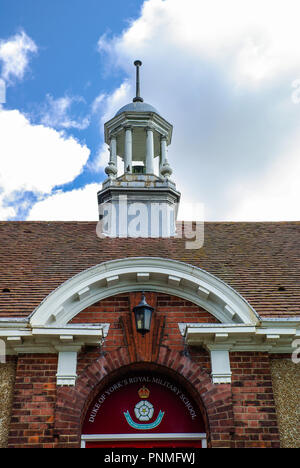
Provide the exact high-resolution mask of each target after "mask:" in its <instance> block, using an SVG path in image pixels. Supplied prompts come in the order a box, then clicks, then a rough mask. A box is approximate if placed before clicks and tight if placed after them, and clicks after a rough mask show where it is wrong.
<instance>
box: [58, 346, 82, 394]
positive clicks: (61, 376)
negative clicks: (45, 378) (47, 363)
mask: <svg viewBox="0 0 300 468" xmlns="http://www.w3.org/2000/svg"><path fill="white" fill-rule="evenodd" d="M76 370H77V352H76V351H60V352H59V354H58V364H57V374H56V385H72V386H74V385H75V383H76V378H77V373H76Z"/></svg>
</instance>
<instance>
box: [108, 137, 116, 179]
mask: <svg viewBox="0 0 300 468" xmlns="http://www.w3.org/2000/svg"><path fill="white" fill-rule="evenodd" d="M105 172H106V174H107V175H108V177H109V178H110V179H115V178H116V176H117V174H118V169H117V140H116V137H115V136H112V137H111V138H110V143H109V163H108V166H107V167H106V168H105Z"/></svg>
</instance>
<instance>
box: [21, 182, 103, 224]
mask: <svg viewBox="0 0 300 468" xmlns="http://www.w3.org/2000/svg"><path fill="white" fill-rule="evenodd" d="M100 188H101V187H100V185H98V184H88V185H86V186H85V187H83V188H80V189H76V190H71V191H69V192H62V191H59V192H56V193H55V194H53V195H51V196H49V197H47V198H46V199H45V200H42V201H40V202H38V203H36V204H35V205H34V206H33V207H32V209H31V210H30V212H29V215H28V217H27V220H31V221H36V220H39V221H57V220H59V221H97V220H98V202H97V191H99V190H100Z"/></svg>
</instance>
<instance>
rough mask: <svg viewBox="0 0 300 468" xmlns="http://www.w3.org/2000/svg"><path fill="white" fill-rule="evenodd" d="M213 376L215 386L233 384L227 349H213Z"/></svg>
mask: <svg viewBox="0 0 300 468" xmlns="http://www.w3.org/2000/svg"><path fill="white" fill-rule="evenodd" d="M210 359H211V376H212V381H213V383H214V384H228V383H231V374H232V372H231V368H230V359H229V351H228V350H226V349H211V350H210Z"/></svg>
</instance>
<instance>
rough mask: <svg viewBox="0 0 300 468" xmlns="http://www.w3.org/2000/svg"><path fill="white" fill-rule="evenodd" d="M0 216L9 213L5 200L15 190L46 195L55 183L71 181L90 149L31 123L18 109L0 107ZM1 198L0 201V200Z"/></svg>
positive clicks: (8, 199)
mask: <svg viewBox="0 0 300 468" xmlns="http://www.w3.org/2000/svg"><path fill="white" fill-rule="evenodd" d="M0 134H1V138H0V191H1V197H2V208H1V210H2V211H1V215H2V216H3V217H6V216H11V215H12V212H11V211H10V210H11V209H15V210H16V209H17V206H13V208H5V201H10V202H12V201H13V200H14V199H17V198H18V196H17V194H18V192H26V191H27V192H33V193H35V194H37V195H41V194H49V193H51V191H52V189H53V188H54V187H55V186H57V185H63V184H66V183H68V182H71V181H72V180H74V178H75V177H76V176H78V175H79V174H80V172H81V171H82V168H83V166H84V165H85V164H86V162H87V160H88V158H89V154H90V150H89V149H88V148H87V147H86V146H84V145H81V144H80V143H79V142H78V141H77V140H76V139H74V138H72V137H67V136H66V135H65V134H64V133H62V132H58V131H56V130H54V129H52V128H48V127H45V126H43V125H33V124H31V122H30V121H29V120H28V119H27V118H26V117H25V116H24V115H23V114H22V113H21V112H19V111H18V110H4V109H3V108H0ZM0 201H1V200H0Z"/></svg>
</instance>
